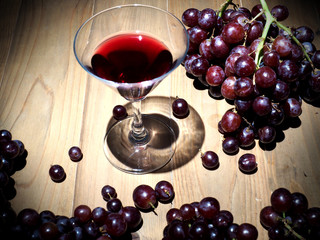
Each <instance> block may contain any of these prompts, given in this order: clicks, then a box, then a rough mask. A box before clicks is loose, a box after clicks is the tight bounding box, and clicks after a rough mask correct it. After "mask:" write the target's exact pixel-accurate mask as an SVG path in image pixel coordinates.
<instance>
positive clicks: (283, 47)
mask: <svg viewBox="0 0 320 240" xmlns="http://www.w3.org/2000/svg"><path fill="white" fill-rule="evenodd" d="M291 45H292V44H291V42H290V41H289V40H288V39H287V38H286V37H284V36H281V35H279V36H277V37H276V39H275V40H274V41H273V43H272V49H273V50H275V51H276V52H277V53H278V54H279V56H280V57H282V58H284V57H288V56H289V55H290V54H291V49H292V46H291Z"/></svg>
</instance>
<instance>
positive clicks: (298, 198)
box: [260, 188, 320, 240]
mask: <svg viewBox="0 0 320 240" xmlns="http://www.w3.org/2000/svg"><path fill="white" fill-rule="evenodd" d="M270 202H271V205H270V206H266V207H264V208H263V209H262V210H261V212H260V222H261V224H262V226H263V227H264V228H266V229H267V231H268V236H269V238H270V239H271V240H278V239H281V240H286V239H300V240H302V239H308V240H316V239H320V208H319V207H309V206H308V199H307V197H306V196H305V195H304V194H303V193H300V192H294V193H291V192H290V191H289V190H288V189H286V188H278V189H276V190H275V191H274V192H273V193H272V194H271V197H270Z"/></svg>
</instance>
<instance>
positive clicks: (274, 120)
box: [267, 105, 285, 126]
mask: <svg viewBox="0 0 320 240" xmlns="http://www.w3.org/2000/svg"><path fill="white" fill-rule="evenodd" d="M284 118H285V114H284V110H283V108H282V107H281V106H280V105H278V106H276V105H273V106H272V109H271V112H270V114H269V115H268V117H267V122H268V123H269V124H271V125H273V126H278V125H280V124H281V123H282V122H283V120H284Z"/></svg>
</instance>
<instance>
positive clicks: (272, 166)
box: [0, 0, 320, 240]
mask: <svg viewBox="0 0 320 240" xmlns="http://www.w3.org/2000/svg"><path fill="white" fill-rule="evenodd" d="M133 2H134V1H130V0H127V1H125V0H124V1H116V0H108V1H101V0H98V1H93V0H89V1H88V0H80V1H75V0H68V1H62V0H57V1H40V0H35V1H22V0H10V1H9V0H7V1H6V0H1V1H0V16H1V21H0V28H1V37H0V48H1V51H0V76H1V77H0V79H1V80H0V129H8V130H10V131H11V132H12V134H13V137H14V138H15V139H20V140H21V141H23V143H24V144H25V146H26V148H27V150H28V152H29V155H28V158H27V165H26V167H25V168H24V169H23V170H22V171H20V172H17V173H16V174H15V175H14V176H13V177H14V179H15V181H16V189H17V195H16V197H15V199H14V200H12V204H13V207H14V209H15V210H16V211H17V212H18V211H20V210H21V209H23V208H27V207H28V208H34V209H36V210H38V211H42V210H45V209H49V210H51V211H53V212H54V213H56V214H59V215H66V216H71V215H72V214H73V209H74V208H75V207H76V206H78V205H80V204H87V205H89V206H90V207H91V208H94V207H98V206H101V207H105V205H106V203H105V202H104V200H103V199H102V197H101V193H100V191H101V188H102V187H103V186H104V185H107V184H109V185H111V186H113V187H115V189H116V190H117V192H118V197H119V198H120V199H121V201H122V202H123V204H124V205H133V200H132V192H133V190H134V188H135V187H136V186H138V185H139V184H148V185H150V186H155V184H156V183H157V182H158V181H160V180H163V179H164V180H168V181H170V182H171V183H172V184H173V186H174V188H175V191H176V196H175V199H174V201H173V203H172V204H167V205H164V204H160V205H159V206H158V208H157V209H156V212H157V215H155V214H153V213H143V219H144V224H143V226H142V228H141V229H140V230H139V231H138V235H139V237H140V239H143V240H146V239H161V237H162V231H163V228H164V227H165V225H166V220H165V215H166V212H167V211H168V210H169V209H170V208H172V207H180V206H181V205H182V204H183V203H191V202H193V201H200V200H201V199H202V198H204V197H206V196H212V197H215V198H217V199H218V200H219V201H220V204H221V209H226V210H229V211H231V212H232V213H233V215H234V221H235V222H236V223H243V222H249V223H252V224H254V225H255V226H257V228H258V230H259V239H268V238H267V232H266V231H265V230H264V229H263V228H262V227H261V225H260V223H259V212H260V210H261V209H262V208H263V207H264V206H266V205H269V204H270V203H269V201H270V200H269V199H270V194H271V192H272V191H273V190H275V189H276V188H278V187H286V188H288V189H289V190H290V191H292V192H294V191H299V192H302V193H304V194H305V195H306V196H307V197H308V200H309V205H310V206H318V207H319V206H320V198H319V196H320V150H319V149H320V148H319V147H320V114H319V108H316V107H313V106H311V105H309V104H307V103H303V113H302V115H301V116H300V120H301V125H300V126H297V127H290V128H288V129H286V130H285V131H284V139H283V140H282V141H280V142H277V143H276V147H275V148H274V149H272V150H263V149H261V148H260V147H259V144H256V147H255V148H253V149H252V150H240V151H239V153H238V154H236V155H233V156H229V155H227V154H225V153H224V152H223V151H222V147H221V142H222V138H223V137H222V135H221V134H220V133H219V132H218V130H217V124H218V121H219V120H220V118H221V117H222V115H223V114H224V112H225V111H226V110H227V109H228V108H230V107H231V106H230V105H229V104H228V103H227V102H226V101H225V100H214V99H213V98H211V97H210V96H209V95H208V91H207V90H197V89H196V88H195V87H194V86H193V81H192V80H191V79H189V78H187V77H186V75H185V70H184V68H183V67H181V66H180V67H179V68H178V69H177V70H175V71H174V73H173V74H171V76H170V77H168V78H167V79H165V80H164V82H163V83H162V84H160V85H159V87H158V88H157V89H155V91H154V92H152V94H150V96H151V97H154V98H157V97H175V96H179V97H182V98H185V99H186V100H187V101H188V102H189V104H190V105H191V107H192V109H193V110H194V114H193V115H192V116H190V118H187V119H176V118H174V117H173V120H174V121H175V122H176V123H177V125H178V126H179V130H180V135H179V138H178V140H177V152H176V154H175V156H174V158H173V159H172V161H171V163H170V164H169V166H167V167H166V168H165V169H163V170H160V171H158V172H156V173H152V174H146V175H138V176H137V175H131V174H126V173H123V172H121V171H119V170H117V169H115V168H114V167H112V166H111V164H110V163H109V162H108V161H107V159H106V158H105V155H104V152H103V148H102V142H103V138H104V134H105V129H106V126H107V124H108V122H109V121H110V119H111V114H112V108H113V106H115V105H116V104H126V103H127V102H126V101H125V100H124V99H122V98H121V97H120V96H118V94H116V93H115V92H114V91H113V90H111V89H110V88H109V87H107V86H106V85H104V84H103V83H101V82H99V81H97V80H95V79H93V78H91V77H89V76H88V74H87V73H86V72H85V71H84V70H83V69H81V67H80V66H79V64H78V63H77V61H76V59H75V57H74V53H73V49H72V44H73V39H74V35H75V33H76V30H77V29H78V27H79V26H80V24H81V23H83V22H84V21H85V20H86V19H87V18H88V17H90V16H91V15H92V14H93V13H96V12H98V11H100V10H102V9H104V8H108V7H112V6H115V5H119V4H126V3H133ZM135 2H136V3H144V4H149V5H154V6H157V7H160V8H163V9H167V10H169V11H170V12H172V13H173V14H175V15H176V16H178V17H179V18H181V14H182V13H183V11H184V10H186V9H187V8H189V7H195V8H198V9H200V10H201V9H203V8H206V7H211V8H213V9H219V7H220V5H221V4H222V3H223V2H224V1H222V0H220V1H208V0H198V1H191V0H185V1H177V0H171V1H169V0H161V1H158V0H136V1H135ZM268 2H269V6H270V7H271V6H274V5H276V4H278V3H284V4H286V5H287V7H288V8H289V11H290V16H289V19H288V20H286V21H285V23H286V24H287V25H293V26H301V25H307V26H310V27H311V28H312V29H314V31H315V32H317V33H319V31H320V27H319V26H320V18H319V12H320V5H319V2H317V1H316V0H313V1H303V0H295V1H284V0H282V1H276V0H272V1H268ZM236 3H239V4H240V5H243V6H246V7H248V8H249V9H251V8H252V7H253V6H254V5H255V4H256V3H258V1H257V0H255V1H249V0H243V1H236ZM314 44H315V45H316V46H317V47H320V38H319V37H318V35H316V36H315V40H314ZM168 107H169V106H168ZM146 108H147V107H146ZM144 110H146V111H147V110H148V109H144ZM74 145H76V146H80V147H81V149H82V151H83V153H84V157H83V159H82V161H81V162H79V163H74V162H72V161H70V160H69V157H68V150H69V148H70V147H71V146H74ZM198 148H201V149H202V151H206V150H213V151H215V152H216V153H217V154H218V155H219V157H220V166H219V168H218V169H217V170H214V171H209V170H207V169H205V168H204V167H203V166H202V164H201V160H200V153H199V152H198ZM247 152H251V153H253V154H255V155H256V157H257V161H258V165H259V168H258V171H257V172H256V173H255V174H252V175H246V174H243V173H241V172H240V171H239V169H238V165H237V161H238V158H239V157H240V156H241V154H243V153H247ZM52 164H60V165H61V166H63V167H64V169H65V171H66V173H67V178H66V180H65V181H64V182H62V183H60V184H57V183H54V182H53V181H51V180H50V177H49V174H48V170H49V168H50V166H51V165H52Z"/></svg>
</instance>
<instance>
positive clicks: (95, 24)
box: [74, 4, 189, 174]
mask: <svg viewBox="0 0 320 240" xmlns="http://www.w3.org/2000/svg"><path fill="white" fill-rule="evenodd" d="M188 46H189V39H188V34H187V31H186V29H185V27H184V25H183V23H182V22H181V21H180V20H179V19H178V18H177V17H175V16H174V15H173V14H171V13H169V12H167V11H165V10H163V9H160V8H157V7H153V6H147V5H141V4H131V5H122V6H116V7H113V8H109V9H106V10H103V11H101V12H99V13H97V14H95V15H94V16H92V17H91V18H89V19H88V20H87V21H85V22H84V23H83V24H82V25H81V26H80V28H79V30H78V31H77V33H76V35H75V39H74V53H75V56H76V59H77V61H78V62H79V63H80V65H81V66H82V67H83V68H84V69H85V70H86V71H87V72H88V73H89V74H90V75H91V76H93V77H95V78H97V79H99V80H101V81H102V82H104V83H106V84H107V85H108V86H110V87H111V88H112V89H114V90H116V91H117V92H118V93H119V94H120V95H121V96H122V97H124V98H125V99H127V100H128V101H130V103H131V104H132V109H133V114H132V115H129V116H128V117H127V118H125V119H123V120H120V121H117V122H115V123H114V124H113V125H112V126H111V127H109V128H108V129H107V132H106V135H105V138H104V152H105V154H106V157H107V158H108V160H109V161H110V163H111V164H112V165H113V166H115V167H116V168H118V169H120V170H122V171H125V172H129V173H136V174H141V173H148V172H152V171H155V170H158V169H160V168H161V167H163V166H164V165H166V164H167V163H168V162H169V161H170V159H171V158H172V156H173V154H174V151H175V141H176V136H175V133H174V131H173V129H172V127H171V126H170V123H169V122H170V121H163V120H162V118H158V117H155V116H154V115H145V114H141V101H142V100H143V99H144V98H145V97H146V96H147V94H148V93H150V92H151V91H152V90H153V89H154V88H155V87H156V86H157V85H158V84H159V83H160V82H161V81H162V80H163V79H164V78H165V77H166V76H168V75H169V74H170V73H171V72H172V71H173V70H174V69H175V68H177V67H178V66H179V65H180V64H181V63H182V61H183V59H184V58H185V56H186V54H187V51H188Z"/></svg>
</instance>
